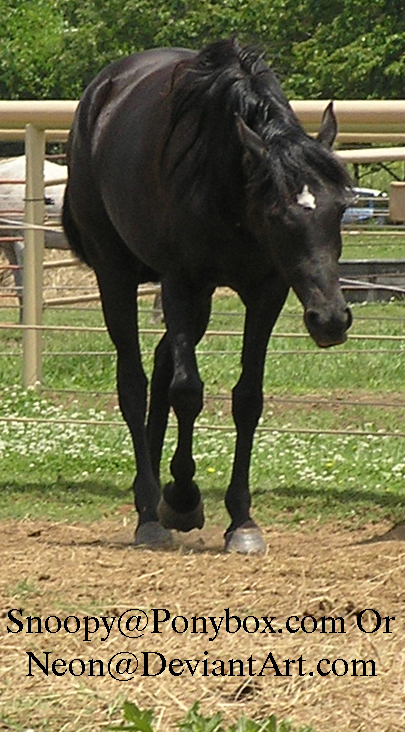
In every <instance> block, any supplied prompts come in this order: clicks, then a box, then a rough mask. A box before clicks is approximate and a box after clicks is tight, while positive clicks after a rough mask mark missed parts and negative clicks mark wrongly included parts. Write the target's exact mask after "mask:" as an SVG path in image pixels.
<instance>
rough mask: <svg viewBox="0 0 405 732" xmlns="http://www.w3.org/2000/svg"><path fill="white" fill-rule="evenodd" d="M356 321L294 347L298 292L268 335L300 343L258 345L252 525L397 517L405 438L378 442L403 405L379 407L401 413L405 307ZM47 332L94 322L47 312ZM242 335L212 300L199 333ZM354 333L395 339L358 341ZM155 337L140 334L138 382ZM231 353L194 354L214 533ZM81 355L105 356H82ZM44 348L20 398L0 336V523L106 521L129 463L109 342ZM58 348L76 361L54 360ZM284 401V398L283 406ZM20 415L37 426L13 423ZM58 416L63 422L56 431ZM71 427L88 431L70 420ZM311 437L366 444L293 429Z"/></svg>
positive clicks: (234, 351)
mask: <svg viewBox="0 0 405 732" xmlns="http://www.w3.org/2000/svg"><path fill="white" fill-rule="evenodd" d="M353 311H354V325H353V328H352V337H351V339H349V341H348V342H347V344H345V345H344V346H342V347H339V348H336V349H331V350H327V351H321V350H319V349H317V348H316V346H315V345H314V344H313V343H312V342H311V341H310V339H309V338H308V337H306V336H305V337H303V336H304V335H305V329H304V326H303V324H302V311H301V307H300V306H299V304H298V303H297V300H296V298H295V296H291V297H290V298H289V300H288V302H287V305H286V308H285V310H284V312H283V314H282V317H281V318H280V321H279V323H278V324H277V327H276V329H275V333H276V336H277V334H282V333H285V332H293V333H297V334H299V335H300V337H297V338H290V339H285V338H282V337H275V338H274V339H272V341H271V343H270V346H269V354H268V358H267V364H266V374H265V394H266V396H267V399H266V403H265V409H264V411H263V416H262V419H261V422H260V426H259V430H258V433H257V437H256V440H255V446H254V451H253V459H252V469H251V485H252V494H253V505H254V510H255V516H256V517H257V518H258V520H259V521H260V522H262V523H273V522H277V521H282V522H289V523H295V522H299V521H302V520H309V519H316V520H336V519H338V520H343V521H346V522H348V521H349V522H354V523H358V522H362V521H366V520H374V519H378V518H382V517H388V518H390V519H393V520H401V519H403V517H404V510H403V504H404V500H403V499H404V488H403V485H404V477H405V450H404V438H403V437H390V436H384V433H402V434H405V409H398V408H394V407H391V406H388V405H390V404H396V403H398V402H401V404H404V405H405V360H404V349H405V328H404V324H405V303H404V302H402V301H396V302H389V303H385V304H367V305H355V306H354V307H353ZM377 318H378V320H377ZM1 319H2V320H3V322H5V321H6V319H8V320H9V321H10V322H12V321H13V319H14V320H15V312H3V315H2V318H1ZM141 320H142V326H143V327H144V328H148V329H150V328H151V327H152V326H151V303H150V300H149V301H145V302H144V303H143V307H142V313H141ZM44 322H45V324H46V325H60V324H64V325H89V326H93V327H94V326H102V325H103V320H102V315H101V312H100V311H99V310H92V309H89V308H88V309H83V310H80V311H74V310H65V311H60V310H49V311H46V312H45V314H44ZM242 328H243V308H242V306H241V305H240V303H239V302H238V301H237V299H236V298H235V297H221V298H217V299H216V301H215V307H214V313H213V316H212V320H211V323H210V330H216V331H225V330H226V331H231V330H232V331H236V332H237V333H240V332H241V331H242ZM361 334H366V335H367V334H368V335H390V336H400V337H401V338H402V337H403V338H404V340H398V341H395V340H387V341H375V340H371V341H362V340H356V336H359V335H361ZM158 338H159V336H158V334H155V335H150V334H145V335H143V336H142V341H143V352H144V354H145V358H144V360H145V368H146V370H147V372H148V374H150V371H151V367H152V354H153V350H154V347H155V345H156V343H157V341H158ZM240 348H241V336H240V335H224V336H222V337H215V338H214V337H207V338H205V339H204V340H203V341H202V343H201V344H200V345H199V347H198V352H199V364H200V369H201V374H202V377H203V380H204V381H205V384H206V406H205V410H204V412H203V413H202V415H201V416H200V418H199V420H198V429H197V430H196V433H195V440H194V452H195V459H196V463H197V477H198V482H199V484H200V487H201V489H202V491H203V495H204V499H205V504H206V513H207V517H208V520H211V521H215V522H216V523H221V524H222V525H226V521H227V518H226V513H225V509H224V507H223V496H224V490H225V488H226V485H227V483H228V481H229V478H230V471H231V463H232V454H233V445H234V432H233V423H232V419H231V407H230V399H229V395H230V391H231V389H232V386H233V385H234V384H235V383H236V381H237V379H238V376H239V373H240V367H239V362H240ZM90 351H97V352H98V353H100V352H104V351H108V352H109V353H108V354H107V355H83V354H88V352H90ZM44 352H45V355H44V362H43V372H44V387H45V388H44V391H43V392H42V394H41V395H38V394H37V393H35V392H34V391H24V390H23V389H22V388H21V387H20V386H19V382H20V378H21V377H20V374H21V336H20V335H19V334H18V332H17V331H11V330H10V331H7V330H2V331H0V353H3V354H8V355H7V357H6V356H2V357H1V356H0V377H1V383H2V384H3V385H4V386H3V389H2V391H1V402H0V417H5V418H8V421H6V422H3V423H2V431H1V437H0V458H1V462H0V493H1V499H2V500H1V508H0V516H1V517H3V518H13V517H17V518H24V517H45V518H51V519H55V520H68V521H69V520H72V521H73V520H94V519H98V518H100V517H101V516H109V517H111V516H114V515H116V514H117V512H118V511H119V509H120V507H121V506H122V504H123V503H126V504H131V503H132V492H131V484H132V480H133V473H134V463H133V454H132V445H131V441H130V438H129V435H128V431H127V429H126V427H125V425H124V424H123V422H122V418H121V416H120V413H119V410H118V408H117V401H116V396H115V356H114V353H113V348H112V345H111V343H110V341H109V338H108V336H107V334H106V333H104V332H102V333H99V332H92V333H83V332H79V333H74V332H71V331H67V332H63V333H57V332H53V331H50V332H46V334H45V335H44ZM66 352H69V353H75V354H78V355H69V356H67V355H60V354H63V353H66ZM11 353H14V354H15V355H13V356H11V355H10V354H11ZM52 354H54V355H52ZM58 354H59V355H58ZM60 390H67V391H60ZM72 392H73V393H72ZM291 397H293V398H295V401H292V402H291V401H285V400H286V399H290V398H291ZM298 397H299V398H301V402H297V398H298ZM320 399H321V400H322V403H319V400H320ZM283 400H284V401H283ZM302 400H305V401H304V403H302ZM328 401H329V402H330V403H326V402H328ZM364 402H375V404H364ZM23 417H32V418H34V419H38V418H39V419H46V420H47V421H46V422H45V423H42V422H38V423H24V422H20V421H17V420H18V419H21V418H23ZM13 418H14V420H15V421H13ZM60 419H62V420H68V421H65V422H64V423H63V424H62V425H61V424H58V423H57V420H60ZM77 419H81V420H90V421H91V422H92V423H93V424H90V425H87V424H71V423H70V422H69V420H77ZM49 420H51V421H49ZM52 420H55V421H54V422H53V421H52ZM104 421H108V422H114V425H113V426H105V425H103V424H102V423H103V422H104ZM212 427H214V428H216V429H215V430H213V429H212ZM224 428H225V430H224ZM308 429H310V430H313V431H317V430H319V431H322V430H330V431H336V430H337V431H339V432H340V431H344V430H346V431H347V432H349V433H350V432H353V431H362V432H364V433H373V434H372V435H371V436H370V435H368V434H364V435H363V436H362V435H360V436H359V435H356V434H347V433H346V434H345V433H343V434H326V435H325V434H306V433H305V432H303V431H305V430H308ZM175 437H176V431H175V428H174V423H173V421H172V423H171V426H170V428H169V430H168V434H167V439H166V443H165V449H164V457H163V479H164V480H168V479H169V477H170V475H169V463H170V459H171V456H172V454H173V449H174V446H175Z"/></svg>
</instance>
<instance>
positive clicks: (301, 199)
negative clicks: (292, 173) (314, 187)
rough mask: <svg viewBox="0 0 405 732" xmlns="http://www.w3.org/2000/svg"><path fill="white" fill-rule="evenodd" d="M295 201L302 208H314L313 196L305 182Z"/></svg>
mask: <svg viewBox="0 0 405 732" xmlns="http://www.w3.org/2000/svg"><path fill="white" fill-rule="evenodd" d="M297 203H298V205H299V206H302V207H303V208H316V201H315V196H314V195H313V194H312V193H311V191H310V190H309V188H308V186H307V184H305V185H304V187H303V189H302V191H301V193H299V194H298V196H297Z"/></svg>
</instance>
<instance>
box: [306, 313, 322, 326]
mask: <svg viewBox="0 0 405 732" xmlns="http://www.w3.org/2000/svg"><path fill="white" fill-rule="evenodd" d="M305 320H306V324H307V327H308V328H316V327H318V326H319V325H320V324H321V318H320V315H319V313H318V312H317V311H316V310H307V312H306V313H305Z"/></svg>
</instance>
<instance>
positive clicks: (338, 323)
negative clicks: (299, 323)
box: [304, 307, 353, 348]
mask: <svg viewBox="0 0 405 732" xmlns="http://www.w3.org/2000/svg"><path fill="white" fill-rule="evenodd" d="M352 320H353V319H352V314H351V312H350V309H349V308H348V307H345V308H342V309H339V310H338V311H333V312H331V311H328V310H320V309H319V310H318V309H316V308H308V309H307V310H306V311H305V314H304V322H305V325H306V327H307V329H308V332H309V334H310V336H311V337H312V338H313V339H314V341H315V343H316V344H317V346H319V347H320V348H329V347H330V346H338V345H339V344H340V343H344V342H345V341H346V338H347V331H348V329H349V328H350V326H351V324H352Z"/></svg>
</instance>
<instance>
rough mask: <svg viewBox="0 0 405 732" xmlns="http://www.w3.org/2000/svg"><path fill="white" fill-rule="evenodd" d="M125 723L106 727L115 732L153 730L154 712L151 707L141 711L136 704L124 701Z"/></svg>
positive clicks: (148, 731) (144, 731)
mask: <svg viewBox="0 0 405 732" xmlns="http://www.w3.org/2000/svg"><path fill="white" fill-rule="evenodd" d="M123 716H124V720H125V723H124V724H121V725H119V726H118V727H117V726H114V727H107V729H109V730H115V732H153V726H152V725H153V719H154V714H153V710H152V709H146V710H144V711H141V710H140V709H138V707H137V706H136V704H133V703H132V702H129V701H125V702H124V708H123Z"/></svg>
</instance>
